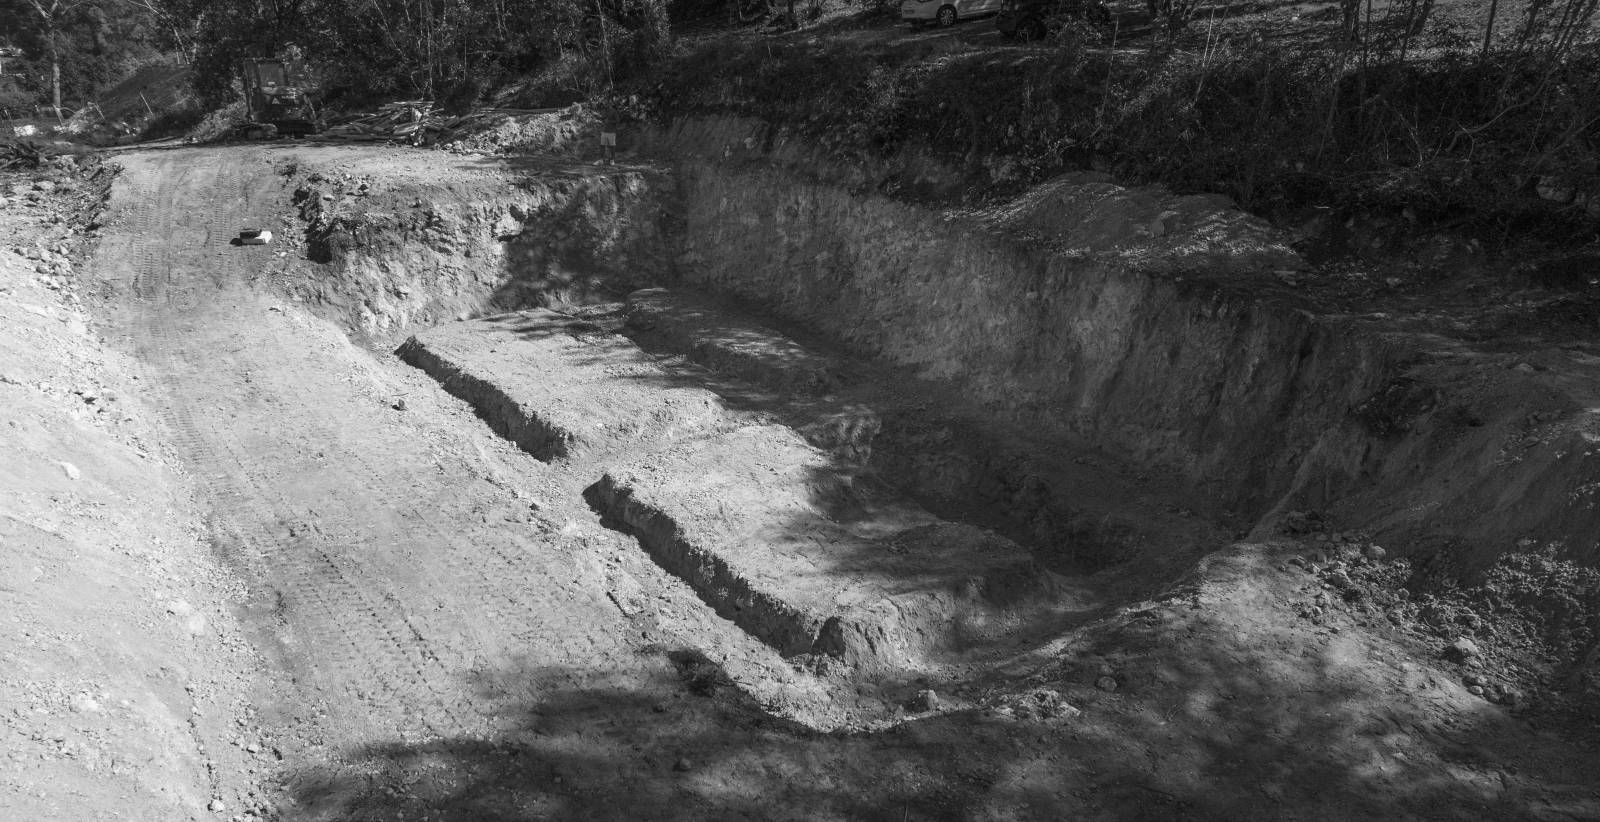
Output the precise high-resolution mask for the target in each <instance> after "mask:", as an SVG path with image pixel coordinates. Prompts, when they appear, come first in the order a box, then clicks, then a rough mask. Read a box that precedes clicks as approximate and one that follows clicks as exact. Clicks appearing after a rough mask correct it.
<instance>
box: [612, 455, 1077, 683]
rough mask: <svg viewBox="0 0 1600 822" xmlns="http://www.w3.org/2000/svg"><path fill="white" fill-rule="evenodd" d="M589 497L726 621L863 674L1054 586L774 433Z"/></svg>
mask: <svg viewBox="0 0 1600 822" xmlns="http://www.w3.org/2000/svg"><path fill="white" fill-rule="evenodd" d="M587 496H588V497H589V499H590V503H591V504H592V505H594V506H595V507H596V508H598V509H599V510H600V511H601V513H602V514H603V515H604V516H606V517H607V518H608V519H610V520H611V521H612V523H613V524H614V526H615V527H618V528H621V529H622V530H625V531H628V532H629V533H632V534H633V535H634V536H636V537H637V538H638V539H639V541H640V543H641V544H642V545H643V546H644V547H645V549H646V550H647V551H649V552H650V554H651V556H652V557H654V558H655V559H656V561H657V562H658V563H659V564H660V565H662V566H663V567H664V568H666V569H667V570H669V571H671V572H672V573H673V574H675V575H677V576H679V577H681V578H683V579H685V580H686V581H688V582H689V584H690V585H691V586H692V587H693V588H694V589H695V590H696V591H697V592H698V593H699V594H700V596H701V597H702V598H704V599H705V600H706V601H707V602H708V603H709V604H711V605H712V606H713V607H714V608H716V610H717V611H718V613H720V614H722V615H723V616H724V617H726V618H728V619H731V620H733V621H734V622H735V623H736V624H738V625H739V626H740V627H743V628H744V629H745V630H747V631H749V632H750V633H752V634H754V635H756V636H757V637H759V638H761V639H762V640H763V641H765V642H767V643H768V644H770V645H772V646H773V647H774V648H777V649H778V650H779V651H780V652H782V653H784V654H787V655H802V654H825V655H828V656H831V657H835V658H838V659H842V660H844V661H845V662H847V663H849V664H851V665H852V666H855V667H857V668H858V669H863V670H883V669H891V668H904V667H908V666H915V665H917V664H919V663H920V662H922V661H923V660H925V659H926V658H927V657H928V656H929V655H930V654H934V653H938V652H941V651H961V650H963V649H965V648H967V647H969V646H972V645H973V644H975V643H981V642H984V641H987V640H991V639H993V638H995V637H996V636H998V635H1000V634H1002V633H1004V632H1005V631H1006V630H1007V629H1008V628H1010V627H1013V626H1014V625H1015V624H1016V623H1017V622H1018V621H1019V620H1020V619H1021V617H1022V614H1023V612H1025V611H1026V610H1027V608H1028V607H1029V605H1030V604H1032V603H1033V602H1034V601H1036V600H1038V599H1040V598H1041V597H1043V596H1045V595H1048V594H1049V593H1051V592H1052V590H1053V588H1054V585H1053V582H1052V578H1051V576H1050V575H1049V574H1048V573H1046V572H1044V571H1042V570H1040V569H1039V568H1038V567H1037V566H1036V565H1035V563H1034V562H1033V559H1032V558H1031V557H1030V556H1029V555H1028V553H1027V552H1026V551H1025V550H1023V549H1022V548H1020V547H1018V546H1017V545H1016V544H1015V543H1012V542H1010V541H1009V540H1007V539H1005V538H1003V537H1000V536H998V535H995V534H993V533H991V532H986V531H981V530H979V529H976V528H973V527H971V526H966V525H958V524H953V523H949V522H944V521H941V520H939V519H937V518H935V517H933V516H932V515H930V514H928V513H926V512H924V511H922V510H920V509H918V508H915V507H913V506H910V505H907V504H904V503H901V502H899V501H897V500H894V499H890V498H885V497H876V496H875V495H872V494H870V493H864V492H861V491H858V490H857V489H855V488H854V487H853V486H852V483H851V482H850V481H849V480H848V479H847V478H845V477H843V476H841V475H840V474H838V473H836V472H835V470H834V469H833V467H832V465H831V464H830V461H829V459H828V458H827V457H826V456H825V455H824V454H823V453H822V452H820V451H818V450H816V449H815V448H812V447H811V446H809V445H808V444H806V443H805V442H804V441H803V440H802V439H801V438H800V437H799V435H797V434H795V433H794V432H793V431H791V430H789V429H787V428H781V427H778V426H771V425H753V426H748V427H744V428H740V429H738V430H736V431H731V432H728V433H725V434H720V435H718V436H715V437H709V438H704V439H697V440H692V441H688V442H683V443H679V444H676V445H674V446H673V447H671V448H669V449H667V450H665V451H663V452H660V453H657V454H654V455H650V456H647V457H643V458H641V459H637V460H634V461H631V462H628V463H626V464H623V465H620V466H617V467H614V468H611V469H610V470H608V471H607V472H606V474H605V476H604V477H603V478H602V479H601V480H600V482H599V483H597V484H595V485H594V486H593V487H592V488H590V489H589V491H588V492H587Z"/></svg>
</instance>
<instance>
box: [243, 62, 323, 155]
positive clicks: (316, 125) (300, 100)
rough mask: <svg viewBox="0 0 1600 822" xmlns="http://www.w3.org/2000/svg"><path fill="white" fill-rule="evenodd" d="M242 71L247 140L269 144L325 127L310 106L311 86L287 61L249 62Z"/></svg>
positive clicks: (312, 105) (245, 63)
mask: <svg viewBox="0 0 1600 822" xmlns="http://www.w3.org/2000/svg"><path fill="white" fill-rule="evenodd" d="M242 68H243V73H244V102H245V108H246V109H247V111H248V112H249V121H248V122H247V123H246V124H245V126H244V128H243V132H244V137H245V138H246V139H250V140H270V139H273V138H274V137H277V136H278V135H280V134H281V135H284V136H289V137H304V136H306V135H308V134H315V133H317V132H319V131H322V130H323V129H324V128H325V127H326V126H325V124H324V123H323V121H322V119H321V118H320V117H319V116H318V112H317V109H316V106H315V105H314V104H313V103H312V102H311V95H310V93H309V91H308V89H307V88H306V86H307V85H308V84H307V83H306V82H305V80H304V78H303V77H297V76H296V75H295V74H294V73H293V72H292V71H291V70H290V66H289V62H288V61H286V60H280V59H247V60H245V61H244V65H243V67H242Z"/></svg>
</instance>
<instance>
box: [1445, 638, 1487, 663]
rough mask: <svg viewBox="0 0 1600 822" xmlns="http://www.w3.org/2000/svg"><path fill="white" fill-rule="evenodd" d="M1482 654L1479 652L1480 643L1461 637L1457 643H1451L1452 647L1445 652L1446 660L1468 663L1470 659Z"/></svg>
mask: <svg viewBox="0 0 1600 822" xmlns="http://www.w3.org/2000/svg"><path fill="white" fill-rule="evenodd" d="M1481 653H1482V652H1481V651H1479V650H1478V643H1476V642H1473V641H1472V640H1470V639H1467V638H1466V637H1461V638H1459V639H1457V640H1456V641H1455V642H1452V643H1450V647H1448V648H1446V649H1445V651H1444V655H1445V658H1446V659H1450V660H1453V661H1455V662H1466V661H1467V660H1469V659H1472V658H1474V657H1477V656H1479V655H1480V654H1481Z"/></svg>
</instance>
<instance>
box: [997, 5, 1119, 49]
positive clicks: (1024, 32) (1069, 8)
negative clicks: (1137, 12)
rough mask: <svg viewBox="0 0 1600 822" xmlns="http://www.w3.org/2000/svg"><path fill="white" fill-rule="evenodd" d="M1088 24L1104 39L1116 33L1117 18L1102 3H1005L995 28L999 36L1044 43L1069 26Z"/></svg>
mask: <svg viewBox="0 0 1600 822" xmlns="http://www.w3.org/2000/svg"><path fill="white" fill-rule="evenodd" d="M1074 22H1080V23H1084V24H1087V25H1088V26H1090V27H1091V28H1093V29H1094V30H1095V31H1097V32H1099V33H1100V34H1101V35H1102V36H1109V35H1110V34H1111V33H1112V32H1113V31H1115V30H1116V27H1117V21H1116V16H1115V15H1113V14H1112V13H1111V9H1108V8H1106V5H1105V3H1104V2H1103V0H1004V2H1003V3H1002V4H1001V8H1000V16H999V18H997V19H996V20H995V27H996V28H998V29H1000V35H1001V36H1002V37H1006V38H1015V39H1019V40H1043V39H1044V38H1045V37H1048V36H1049V35H1051V34H1053V33H1055V32H1057V31H1060V30H1061V29H1062V28H1064V27H1066V26H1067V25H1068V24H1071V23H1074Z"/></svg>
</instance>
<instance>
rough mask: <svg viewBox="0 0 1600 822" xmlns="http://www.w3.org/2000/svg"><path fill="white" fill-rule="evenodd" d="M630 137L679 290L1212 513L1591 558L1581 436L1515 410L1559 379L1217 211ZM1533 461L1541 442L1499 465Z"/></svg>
mask: <svg viewBox="0 0 1600 822" xmlns="http://www.w3.org/2000/svg"><path fill="white" fill-rule="evenodd" d="M640 147H641V148H642V150H644V151H646V152H649V153H654V154H657V155H660V156H663V157H670V158H672V159H674V160H675V161H676V163H677V165H678V185H679V196H680V198H681V205H680V207H681V218H680V225H678V226H677V228H678V233H679V235H680V238H679V241H680V243H681V245H680V247H679V248H678V254H677V257H676V262H677V275H678V276H679V277H680V278H681V279H682V280H683V281H685V282H688V283H691V284H694V285H697V286H701V287H706V288H710V289H714V290H717V291H721V292H726V293H731V294H735V295H738V296H740V297H742V298H745V299H749V300H752V301H755V302H759V303H761V304H763V305H765V306H767V307H769V308H770V309H772V310H773V311H775V312H777V313H779V314H781V315H783V316H785V317H788V318H790V319H792V320H795V321H799V322H801V323H803V324H806V325H808V326H811V327H813V328H816V329H818V330H820V331H822V332H824V333H825V334H826V335H828V336H831V337H834V338H837V339H839V340H841V341H844V342H845V343H847V344H848V345H849V346H851V347H853V348H854V349H856V350H857V351H859V352H861V353H865V354H868V355H871V356H874V357H881V358H884V359H887V360H890V361H893V362H896V363H899V364H902V365H906V366H911V367H913V368H915V369H918V370H919V371H920V372H921V373H922V374H923V375H924V376H926V377H929V378H933V379H945V380H950V381H952V383H953V384H954V386H956V388H957V390H956V391H953V392H952V393H953V395H959V396H964V397H967V398H969V399H970V400H971V401H972V402H975V403H977V404H980V405H981V407H982V408H983V410H984V411H985V412H987V413H989V414H991V415H993V416H994V417H997V418H999V419H1003V420H1006V421H1009V422H1011V423H1015V424H1018V425H1021V426H1025V427H1027V428H1028V429H1030V430H1034V431H1037V432H1041V433H1045V434H1049V435H1054V436H1063V437H1071V438H1078V439H1083V440H1087V441H1090V442H1093V443H1095V444H1098V445H1100V446H1102V447H1105V448H1107V449H1108V450H1110V451H1113V452H1115V453H1117V454H1119V455H1121V456H1124V457H1127V458H1131V459H1132V460H1134V461H1135V462H1136V463H1138V464H1142V465H1144V466H1146V468H1147V469H1148V470H1153V471H1163V472H1176V473H1178V474H1179V475H1181V476H1182V477H1183V478H1184V479H1185V480H1186V481H1187V482H1188V484H1189V485H1190V487H1191V488H1192V489H1193V490H1194V501H1193V504H1194V505H1196V507H1197V509H1199V510H1210V511H1211V512H1213V513H1222V512H1224V511H1228V510H1232V511H1233V512H1235V513H1238V514H1241V515H1245V516H1247V517H1255V516H1258V515H1261V514H1264V513H1269V512H1271V511H1273V510H1278V511H1284V510H1289V509H1291V508H1298V507H1309V508H1318V509H1329V508H1333V509H1337V510H1338V511H1339V512H1340V513H1341V514H1342V515H1343V518H1345V519H1349V520H1352V521H1355V522H1358V523H1359V524H1363V525H1366V524H1377V525H1379V526H1381V527H1382V529H1383V530H1385V531H1386V532H1387V535H1388V536H1390V537H1393V536H1396V535H1400V536H1404V537H1407V538H1409V539H1410V541H1412V542H1413V543H1415V544H1417V545H1419V546H1424V547H1428V548H1431V549H1448V553H1449V554H1450V555H1451V557H1450V563H1451V564H1453V565H1457V566H1460V567H1462V568H1464V569H1469V570H1470V569H1472V568H1481V567H1483V566H1485V565H1487V564H1489V563H1490V562H1492V561H1493V559H1494V558H1495V557H1496V556H1498V555H1499V554H1500V553H1502V552H1504V551H1506V550H1509V549H1511V548H1512V547H1513V543H1514V541H1515V540H1516V539H1518V538H1526V537H1531V536H1537V537H1540V538H1550V539H1559V540H1562V541H1564V542H1566V543H1567V544H1568V547H1569V548H1570V549H1571V550H1572V551H1573V552H1575V553H1576V554H1577V555H1578V556H1579V557H1580V558H1581V559H1583V560H1585V561H1596V560H1600V549H1597V548H1596V546H1595V544H1594V537H1593V529H1592V526H1593V524H1594V521H1595V520H1594V514H1593V512H1592V511H1590V510H1589V509H1588V508H1586V507H1579V506H1575V505H1574V504H1573V499H1574V494H1578V493H1579V492H1580V491H1581V489H1582V488H1584V487H1587V486H1586V484H1585V483H1587V482H1589V481H1590V479H1589V478H1590V477H1591V476H1592V475H1593V474H1595V473H1597V471H1596V470H1595V467H1594V466H1591V465H1588V464H1585V465H1581V466H1579V465H1575V464H1573V463H1572V462H1570V461H1569V462H1567V463H1563V468H1562V470H1559V471H1552V470H1550V465H1549V463H1551V462H1552V461H1558V460H1562V459H1566V458H1567V455H1568V454H1570V453H1572V447H1573V442H1570V441H1569V442H1567V443H1566V445H1561V444H1560V443H1558V442H1557V440H1558V439H1560V436H1559V432H1558V431H1557V432H1551V434H1552V435H1551V436H1550V437H1547V438H1546V439H1545V440H1543V441H1541V442H1542V443H1543V444H1542V445H1538V446H1534V445H1530V444H1529V443H1530V442H1531V441H1530V438H1529V437H1528V436H1527V435H1526V434H1525V433H1523V432H1522V429H1524V428H1526V425H1525V424H1524V416H1525V415H1526V414H1527V413H1528V410H1529V409H1528V408H1527V403H1526V402H1519V401H1517V400H1516V396H1517V392H1519V391H1522V392H1527V393H1525V394H1523V396H1524V397H1532V396H1534V395H1538V394H1540V393H1541V392H1542V393H1544V394H1550V393H1551V392H1552V391H1554V392H1555V394H1560V395H1562V396H1563V397H1564V399H1556V398H1554V397H1552V398H1550V399H1547V400H1541V401H1540V402H1542V403H1543V404H1545V405H1551V406H1553V407H1561V408H1564V409H1565V411H1559V412H1556V411H1553V412H1552V414H1556V415H1561V416H1560V419H1563V420H1565V419H1567V416H1566V415H1568V414H1570V413H1576V412H1577V410H1578V408H1579V406H1580V405H1581V403H1580V402H1579V400H1578V399H1577V398H1575V397H1572V396H1570V394H1571V391H1570V389H1571V386H1570V385H1569V386H1566V387H1556V386H1553V385H1549V386H1545V387H1544V388H1540V387H1539V386H1538V385H1537V384H1536V383H1535V382H1534V381H1535V380H1538V379H1541V378H1539V377H1537V376H1535V375H1534V374H1533V373H1532V372H1533V371H1534V369H1532V368H1522V369H1520V370H1517V369H1515V368H1513V367H1514V366H1517V364H1518V363H1517V361H1516V359H1515V355H1488V354H1483V355H1474V357H1473V358H1472V359H1471V360H1470V362H1468V363H1467V364H1466V365H1463V362H1466V361H1465V360H1463V356H1462V355H1463V353H1464V352H1460V351H1457V350H1454V349H1453V348H1451V347H1449V346H1446V345H1445V344H1444V343H1442V342H1441V341H1439V340H1437V339H1432V338H1428V337H1425V336H1423V335H1418V334H1409V335H1408V334H1398V333H1394V332H1392V331H1391V330H1389V329H1386V328H1385V327H1384V325H1383V323H1382V322H1381V321H1374V320H1372V319H1370V318H1354V317H1347V316H1340V315H1338V314H1335V313H1332V312H1330V311H1328V310H1326V309H1319V308H1317V307H1315V306H1313V305H1311V304H1310V303H1309V302H1308V301H1306V300H1304V299H1302V298H1300V297H1298V296H1296V295H1295V294H1293V293H1291V292H1290V290H1289V289H1287V288H1284V287H1283V286H1282V285H1281V284H1280V282H1279V280H1280V278H1284V279H1293V278H1295V277H1300V276H1306V275H1305V274H1304V269H1305V268H1306V265H1305V263H1304V262H1303V261H1302V260H1301V259H1300V258H1299V257H1298V255H1296V254H1295V253H1294V252H1293V251H1292V250H1291V249H1289V248H1288V247H1287V245H1286V243H1285V242H1284V240H1283V239H1282V238H1280V237H1279V236H1278V235H1276V234H1275V233H1274V232H1273V231H1272V230H1270V229H1269V228H1268V227H1267V226H1266V225H1265V224H1263V223H1261V222H1259V221H1257V220H1255V219H1254V218H1251V217H1249V216H1248V215H1245V214H1243V213H1242V212H1239V211H1237V210H1235V209H1233V208H1231V206H1230V204H1229V203H1227V202H1226V200H1225V198H1212V197H1180V196H1176V195H1172V194H1169V193H1167V192H1164V191H1161V190H1159V189H1157V190H1129V189H1123V188H1121V187H1118V186H1116V185H1114V184H1111V183H1110V182H1109V181H1108V180H1105V179H1103V178H1099V177H1095V176H1093V175H1080V176H1077V177H1069V178H1062V179H1060V180H1058V181H1055V182H1053V183H1051V184H1048V185H1046V186H1043V187H1041V188H1039V189H1036V190H1035V191H1033V192H1030V193H1029V194H1028V195H1025V196H1024V197H1023V198H1020V199H1018V200H1017V201H1014V202H1010V203H1006V204H1003V205H1001V206H998V207H995V208H992V209H989V210H985V211H973V212H967V213H960V214H956V213H937V212H933V211H930V210H928V209H925V208H921V207H917V206H913V205H909V204H907V203H904V202H901V201H898V200H895V199H891V198H889V197H885V196H881V195H879V194H876V193H874V191H875V190H877V189H879V188H892V187H894V186H892V185H890V184H891V183H892V182H893V181H896V180H903V179H904V178H905V175H906V169H901V168H889V167H887V166H885V167H884V168H868V167H866V166H855V165H851V164H844V163H836V162H833V161H831V160H828V159H826V158H824V157H821V156H820V155H818V154H817V153H816V152H815V151H814V150H812V149H810V148H809V147H806V146H804V145H803V144H801V143H799V142H798V141H794V140H791V139H789V138H787V137H785V136H784V135H782V134H781V133H775V132H773V131H772V130H770V129H766V128H765V127H763V126H761V124H759V123H753V122H751V121H747V120H724V121H715V120H697V121H690V122H687V123H682V124H679V125H677V126H675V127H673V128H664V129H660V130H654V131H649V132H647V133H645V134H643V135H642V136H641V138H640ZM930 173H931V172H930ZM1507 357H1513V358H1512V359H1510V360H1507ZM1567 365H1571V363H1567ZM1469 371H1470V372H1472V373H1466V372H1469ZM1490 378H1492V382H1493V384H1494V385H1496V386H1497V387H1496V388H1494V389H1493V390H1492V391H1490V392H1488V393H1485V392H1484V391H1483V390H1481V385H1482V384H1483V381H1484V380H1485V379H1490ZM1544 382H1553V381H1551V380H1544ZM1556 421H1557V420H1556V419H1555V418H1554V417H1553V418H1552V419H1550V420H1549V422H1551V423H1554V422H1556ZM1569 428H1570V426H1569ZM1569 434H1570V432H1569ZM1568 439H1569V440H1570V439H1571V437H1570V436H1569V437H1568ZM1532 440H1538V438H1537V437H1533V438H1532ZM1518 443H1521V445H1518ZM1518 447H1522V448H1528V447H1537V448H1540V449H1542V450H1540V451H1539V453H1537V454H1528V455H1522V456H1516V457H1515V458H1507V457H1506V449H1507V448H1518ZM1585 462H1586V461H1585ZM1491 489H1494V490H1491ZM1341 500H1343V501H1344V504H1343V505H1342V506H1341V505H1339V504H1338V503H1339V501H1341ZM1245 521H1247V522H1248V521H1251V520H1249V519H1246V520H1245Z"/></svg>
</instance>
